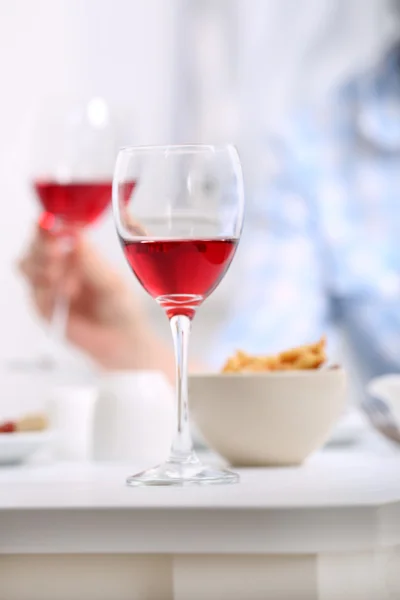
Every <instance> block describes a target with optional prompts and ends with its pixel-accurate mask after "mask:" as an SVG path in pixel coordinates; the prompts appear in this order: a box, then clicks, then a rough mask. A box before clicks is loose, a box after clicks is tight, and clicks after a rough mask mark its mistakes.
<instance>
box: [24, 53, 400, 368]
mask: <svg viewBox="0 0 400 600" xmlns="http://www.w3.org/2000/svg"><path fill="white" fill-rule="evenodd" d="M274 153H275V156H276V157H277V172H276V175H275V176H274V178H273V181H271V182H269V183H268V185H266V186H265V187H264V189H262V190H261V192H260V197H259V199H258V203H257V207H258V210H259V211H260V218H259V219H258V222H259V223H261V222H263V223H264V225H263V226H262V227H258V229H257V230H254V231H253V230H252V231H249V232H248V233H250V234H251V235H249V236H248V237H249V238H251V239H249V240H247V241H246V239H245V238H244V241H243V248H242V256H243V257H244V260H245V263H246V266H245V269H244V273H245V275H246V277H247V284H246V286H243V285H242V286H240V287H241V293H240V294H239V295H238V298H237V300H236V306H235V307H234V313H233V315H232V317H231V318H230V319H229V320H228V321H229V322H228V327H227V329H226V330H225V331H224V332H223V333H222V336H221V344H220V354H219V356H220V357H222V356H225V357H226V356H227V355H228V354H229V353H231V352H232V351H233V350H234V349H235V348H245V349H247V350H248V351H250V352H260V353H266V352H267V351H270V350H275V349H276V350H277V349H279V348H281V347H286V346H291V345H296V344H300V343H305V342H307V341H313V340H316V339H318V338H319V337H320V335H321V334H322V333H327V334H328V338H329V339H334V331H335V330H336V329H337V326H338V325H339V326H340V327H344V328H345V330H346V332H347V335H348V338H349V339H350V343H351V344H352V346H353V348H354V350H355V352H354V353H355V355H356V357H357V360H358V366H359V369H360V372H361V373H362V377H363V378H364V379H368V378H370V377H372V376H375V375H379V374H381V373H385V372H388V371H397V370H398V369H399V366H400V302H399V300H400V243H399V239H400V209H399V208H398V206H399V205H398V198H397V195H398V193H400V45H399V46H397V47H395V48H393V49H392V50H391V51H390V52H389V53H388V54H387V55H386V56H385V57H384V58H383V59H382V60H381V61H379V63H377V65H376V66H374V68H372V69H370V70H369V71H368V72H365V73H363V74H361V75H360V76H359V77H357V78H355V79H354V80H352V81H351V82H349V83H347V84H346V85H345V86H344V87H343V88H342V89H341V90H340V92H339V94H338V95H336V96H335V97H334V98H333V99H332V101H329V102H328V101H327V102H325V104H324V106H323V107H322V110H321V111H319V112H317V111H312V112H310V113H309V114H308V115H302V117H301V118H300V119H297V120H296V122H295V123H294V124H293V123H290V127H288V134H287V135H286V134H284V135H283V136H282V139H281V140H280V142H279V143H278V144H277V145H276V147H275V148H274ZM263 219H264V220H263ZM245 237H246V236H245ZM56 247H57V240H56V239H53V238H52V237H51V236H49V235H48V234H46V233H45V232H42V231H40V230H37V231H36V235H35V238H34V241H33V243H32V245H31V247H30V249H29V250H28V252H27V253H26V255H25V256H24V258H23V259H22V262H21V269H22V272H23V274H24V276H25V277H26V279H27V281H28V283H29V285H30V287H31V290H32V293H33V298H34V301H35V304H36V306H37V308H38V310H39V311H40V312H41V314H42V315H43V316H48V314H49V310H50V306H51V304H52V301H53V299H54V292H55V287H56V281H57V277H58V275H59V273H60V272H61V269H62V268H65V266H63V265H62V258H61V255H60V254H58V253H57V252H56ZM69 274H70V275H69V278H68V280H67V282H66V285H67V284H68V286H70V289H69V290H68V293H70V294H71V297H72V303H71V315H70V323H69V327H68V335H69V338H70V339H71V341H72V342H73V343H75V344H76V345H78V346H80V347H81V348H82V349H84V350H85V351H86V352H88V353H89V354H90V355H91V356H92V357H93V358H94V359H95V360H97V362H98V363H99V364H101V365H102V366H104V367H110V368H115V367H118V368H140V367H143V366H146V367H150V366H151V367H154V368H159V369H162V370H163V371H165V372H166V373H168V375H170V376H171V377H172V373H173V367H172V364H173V360H172V356H171V352H170V351H169V350H168V348H166V347H164V345H163V344H162V342H161V341H160V340H159V339H158V337H157V335H156V333H155V332H154V331H153V330H152V329H151V327H150V325H149V323H148V322H147V320H146V317H145V315H143V314H142V313H141V311H140V310H139V307H138V305H137V303H136V302H135V299H134V298H131V297H130V293H129V292H128V289H127V288H126V287H125V284H124V282H123V281H121V280H120V279H119V278H118V277H117V276H116V275H115V273H113V271H112V269H111V268H109V267H107V266H106V264H105V262H104V261H102V260H101V259H100V258H99V256H98V255H97V253H96V251H95V250H94V249H93V248H92V247H91V246H90V245H89V242H87V241H86V240H84V239H80V240H79V243H78V244H77V246H76V249H75V251H74V255H73V257H72V264H71V265H70V270H69Z"/></svg>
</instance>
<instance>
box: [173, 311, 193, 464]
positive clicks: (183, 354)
mask: <svg viewBox="0 0 400 600" xmlns="http://www.w3.org/2000/svg"><path fill="white" fill-rule="evenodd" d="M169 322H170V326H171V331H172V337H173V340H174V349H175V368H176V383H175V385H176V408H177V431H176V433H175V437H174V440H173V442H172V448H171V454H170V458H169V460H170V462H174V463H187V462H194V461H196V460H197V459H196V457H195V454H194V451H193V443H192V436H191V432H190V422H189V401H188V346H189V335H190V328H191V320H190V319H189V317H187V316H185V315H176V316H174V317H171V318H170V320H169Z"/></svg>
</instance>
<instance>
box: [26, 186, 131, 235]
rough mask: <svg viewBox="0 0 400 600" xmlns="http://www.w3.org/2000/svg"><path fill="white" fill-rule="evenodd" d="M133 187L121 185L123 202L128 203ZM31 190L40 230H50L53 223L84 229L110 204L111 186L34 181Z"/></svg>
mask: <svg viewBox="0 0 400 600" xmlns="http://www.w3.org/2000/svg"><path fill="white" fill-rule="evenodd" d="M135 184H136V182H135V181H130V182H126V183H124V189H123V194H124V200H125V202H128V200H129V198H130V195H131V194H132V192H133V190H134V187H135ZM34 188H35V191H36V193H37V195H38V197H39V200H40V202H41V204H42V206H43V209H44V213H43V215H42V217H41V220H40V223H41V225H42V227H44V228H45V229H52V228H53V226H54V225H55V223H56V222H59V223H61V224H62V225H67V226H73V227H84V226H86V225H90V223H93V222H94V221H96V219H98V218H99V216H100V215H101V214H102V213H103V212H104V211H105V210H106V208H107V207H108V205H109V204H110V201H111V189H112V183H111V181H79V182H69V183H59V182H56V181H36V182H35V183H34ZM125 196H126V197H125Z"/></svg>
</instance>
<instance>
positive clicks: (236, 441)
mask: <svg viewBox="0 0 400 600" xmlns="http://www.w3.org/2000/svg"><path fill="white" fill-rule="evenodd" d="M345 388H346V377H345V373H344V371H343V370H342V369H332V370H328V369H327V370H322V369H321V370H318V371H286V372H275V373H260V374H196V375H191V376H190V378H189V397H190V405H191V410H192V415H193V418H194V420H195V421H196V424H197V425H198V427H199V429H200V431H201V433H202V434H203V436H204V438H205V440H206V441H207V443H208V444H209V445H210V447H211V448H213V449H214V450H216V451H217V452H218V453H219V454H221V455H222V456H223V457H224V458H226V459H227V460H228V461H229V462H230V463H231V464H232V465H235V466H268V465H297V464H300V463H302V462H303V461H304V459H305V458H307V456H309V454H311V453H312V452H313V451H314V450H317V449H318V448H320V447H321V446H322V445H323V444H324V442H325V441H326V440H327V439H328V437H329V433H330V431H331V429H332V428H333V426H334V425H335V423H336V422H337V420H338V419H339V417H340V416H341V415H342V414H343V410H344V406H345V400H346V398H345Z"/></svg>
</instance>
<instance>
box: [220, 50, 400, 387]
mask: <svg viewBox="0 0 400 600" xmlns="http://www.w3.org/2000/svg"><path fill="white" fill-rule="evenodd" d="M268 143H269V142H268ZM272 149H273V155H274V157H275V159H276V165H277V168H276V172H275V175H274V177H273V178H272V181H268V182H266V183H265V185H264V186H263V189H261V191H260V193H259V194H258V195H257V198H256V199H255V200H256V201H255V211H256V218H254V215H253V219H252V220H251V222H250V224H248V227H247V228H246V226H245V232H244V234H243V240H242V247H241V249H240V252H241V257H242V260H243V261H244V262H245V266H244V273H245V274H246V277H247V281H246V285H244V286H242V287H241V292H240V294H239V295H238V297H237V299H236V303H235V312H234V315H232V317H231V318H230V319H229V323H228V326H227V328H226V330H225V331H224V335H223V339H222V344H221V346H220V348H219V352H218V359H219V362H221V361H223V358H224V357H226V356H227V355H228V354H230V353H231V352H232V351H233V350H234V349H235V348H244V349H246V350H247V351H249V352H257V353H265V352H270V351H276V350H279V349H280V348H284V347H287V346H291V345H295V344H302V343H306V342H309V341H314V340H316V339H317V338H318V337H319V336H320V335H321V334H322V333H327V334H328V341H329V343H331V345H332V346H334V341H335V332H336V331H337V329H338V327H340V328H343V329H344V330H345V331H346V333H347V336H348V338H349V340H350V343H351V345H352V346H353V349H354V350H355V354H356V356H357V359H358V363H359V368H360V370H361V372H362V375H363V378H365V379H367V378H369V377H372V376H374V375H378V374H381V373H384V372H388V371H398V370H399V367H400V49H396V51H392V52H391V53H390V54H389V55H388V56H387V57H385V59H384V60H383V61H382V62H381V63H380V64H378V65H377V66H376V67H375V68H374V69H371V70H370V71H369V72H366V73H364V74H362V75H361V76H360V77H358V78H357V79H356V80H353V81H351V82H349V83H348V84H346V85H345V86H344V87H343V89H341V90H340V92H339V93H338V94H335V97H334V98H331V99H330V100H329V101H326V102H325V104H324V106H322V107H320V108H318V110H317V109H315V110H313V111H309V112H308V113H307V114H304V115H302V117H301V118H299V119H296V120H295V121H294V123H290V127H289V126H288V131H286V132H285V133H284V135H283V136H282V138H281V139H280V141H279V143H275V144H274V146H272Z"/></svg>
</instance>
